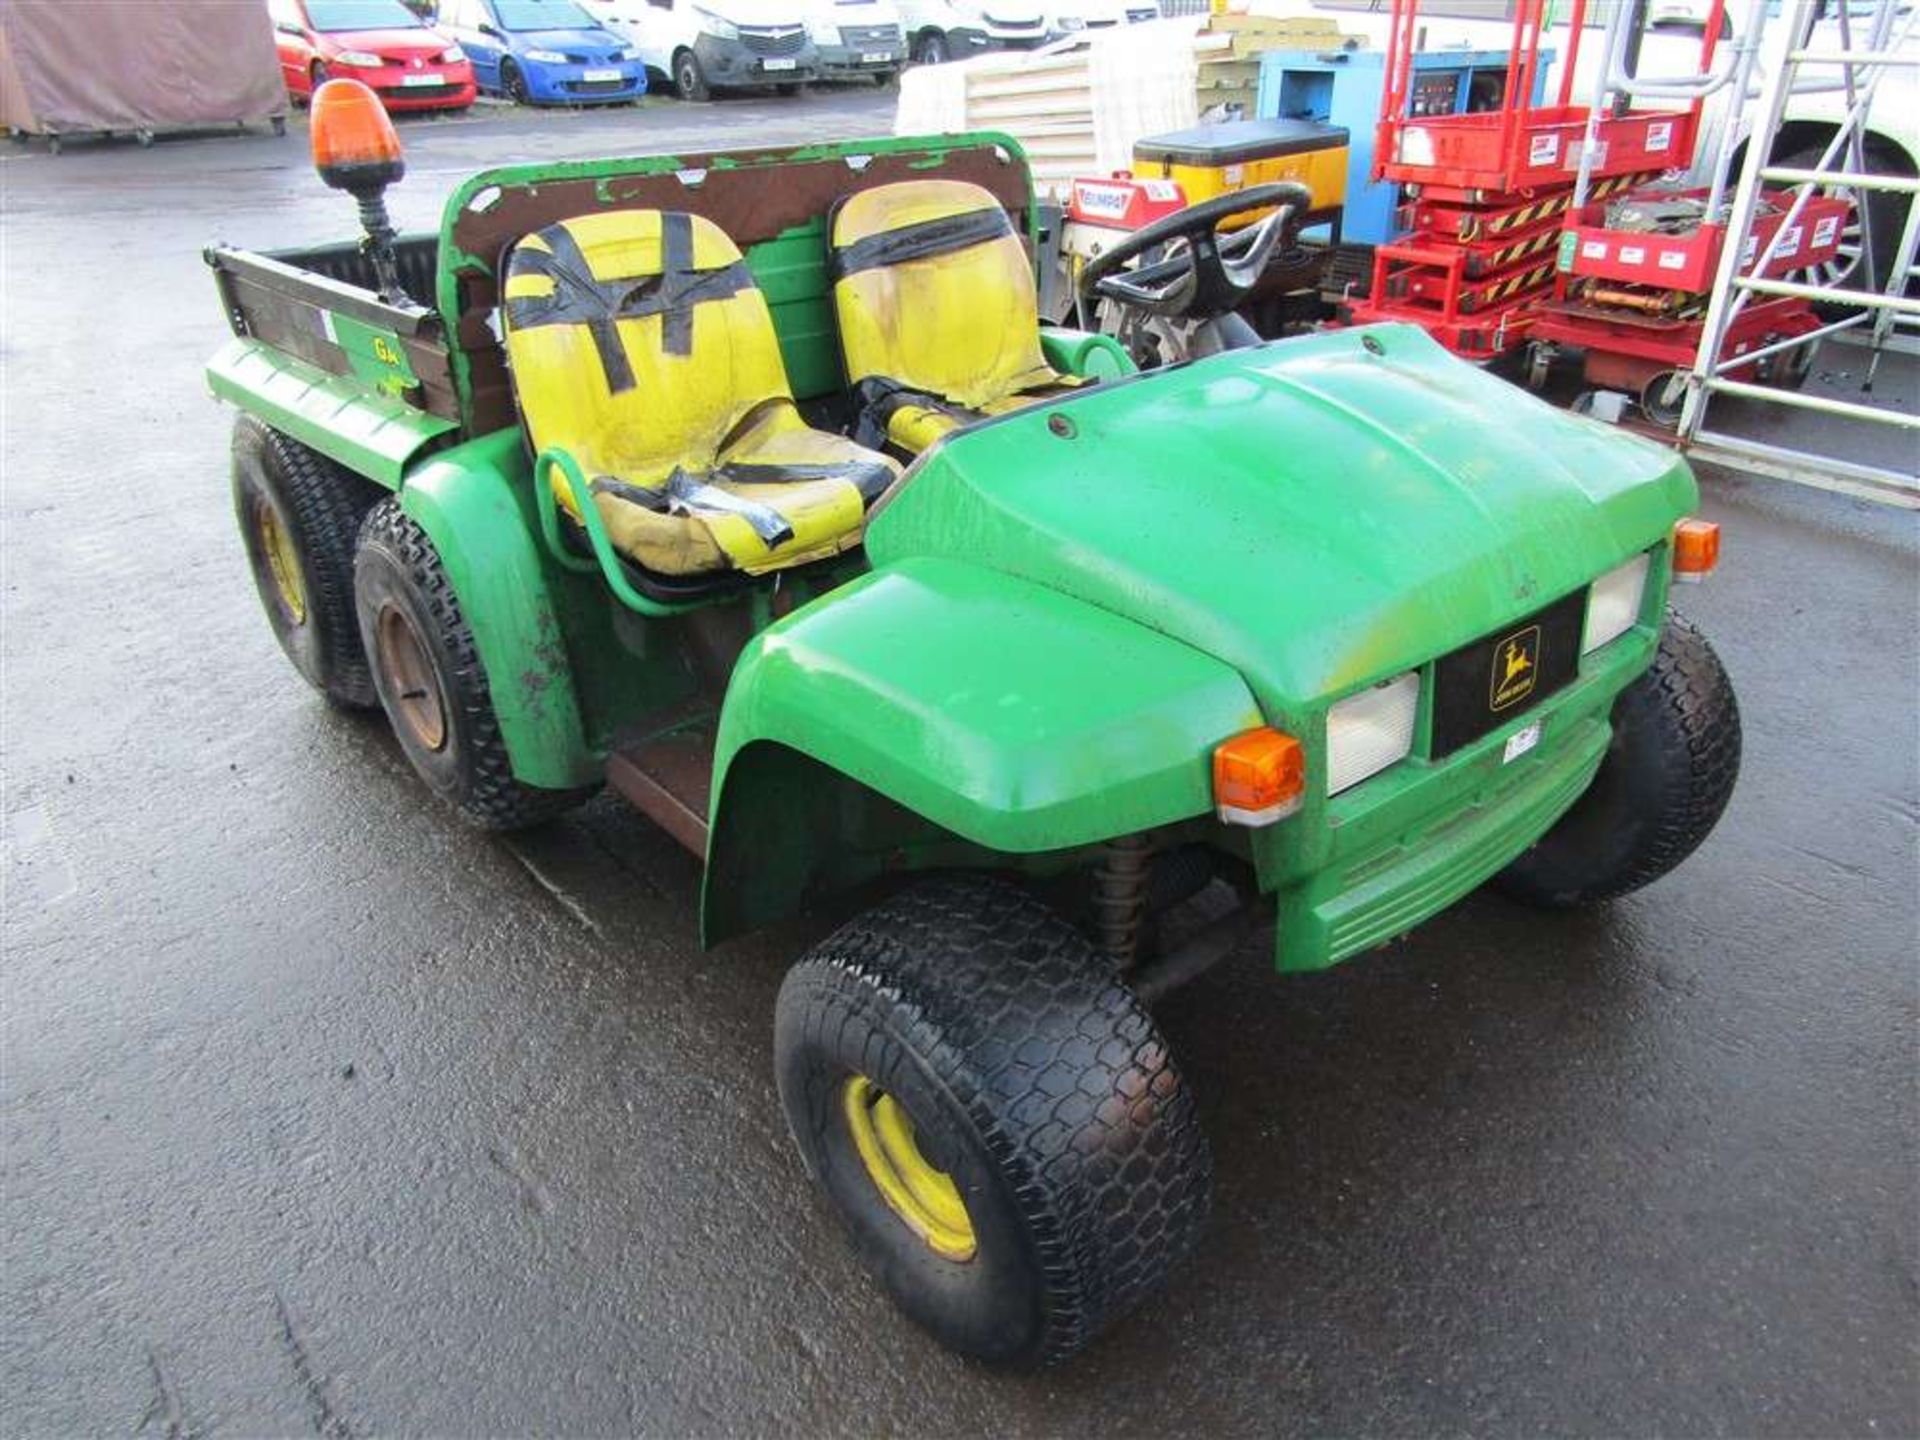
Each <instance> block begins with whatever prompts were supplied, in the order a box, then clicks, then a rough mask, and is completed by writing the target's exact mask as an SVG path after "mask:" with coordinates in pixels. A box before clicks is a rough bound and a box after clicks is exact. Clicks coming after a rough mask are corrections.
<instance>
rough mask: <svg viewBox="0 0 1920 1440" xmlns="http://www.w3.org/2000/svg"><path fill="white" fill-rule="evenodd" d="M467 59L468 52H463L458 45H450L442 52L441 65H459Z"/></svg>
mask: <svg viewBox="0 0 1920 1440" xmlns="http://www.w3.org/2000/svg"><path fill="white" fill-rule="evenodd" d="M466 58H467V52H466V51H464V50H462V49H461V48H460V47H459V46H458V45H449V46H448V47H447V48H446V49H445V50H442V51H441V52H440V63H441V64H442V65H458V64H459V63H460V62H461V61H462V60H464V59H466Z"/></svg>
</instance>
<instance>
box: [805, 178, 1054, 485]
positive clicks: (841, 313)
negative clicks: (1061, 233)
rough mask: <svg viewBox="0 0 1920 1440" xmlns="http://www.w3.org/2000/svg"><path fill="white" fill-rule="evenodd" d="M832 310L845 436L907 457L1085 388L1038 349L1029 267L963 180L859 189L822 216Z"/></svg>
mask: <svg viewBox="0 0 1920 1440" xmlns="http://www.w3.org/2000/svg"><path fill="white" fill-rule="evenodd" d="M831 243H832V252H831V254H830V256H829V259H828V264H829V267H830V272H831V274H832V276H833V302H834V309H835V312H836V313H837V315H838V317H839V322H840V346H841V351H842V354H843V355H844V356H845V359H846V368H847V378H848V379H849V380H850V381H851V382H852V383H853V388H854V396H855V398H856V400H857V401H858V403H859V406H860V426H859V428H858V429H857V430H856V431H855V432H854V433H855V435H856V436H857V437H858V438H859V439H860V440H861V441H862V442H863V443H865V444H868V445H874V446H878V445H880V444H882V443H886V442H891V443H892V444H893V445H896V446H898V447H899V448H900V449H901V450H904V451H906V452H907V453H909V454H918V453H919V452H920V451H922V450H924V449H926V448H927V447H928V446H929V445H931V444H933V443H934V442H935V441H936V440H939V439H940V438H941V437H943V436H945V435H947V434H949V433H950V432H952V431H953V430H956V429H958V428H959V427H960V426H962V425H967V424H971V423H973V422H974V421H977V420H982V419H985V418H986V417H988V416H990V415H1002V414H1005V413H1006V412H1007V411H1009V410H1017V409H1019V408H1020V407H1021V406H1023V405H1031V404H1033V403H1034V402H1035V401H1037V400H1044V399H1047V398H1049V397H1050V396H1053V395H1057V394H1059V393H1061V392H1062V391H1064V390H1069V389H1072V388H1073V387H1075V386H1077V385H1079V384H1081V383H1082V382H1081V381H1080V380H1079V379H1078V378H1076V377H1074V376H1070V375H1062V374H1060V373H1058V372H1057V371H1055V370H1054V369H1053V368H1052V367H1050V366H1049V365H1048V364H1047V362H1046V360H1045V358H1044V357H1043V356H1042V355H1041V353H1040V315H1039V305H1038V302H1037V300H1036V299H1035V295H1034V284H1033V263H1032V262H1031V261H1030V260H1029V259H1028V258H1027V252H1026V250H1025V249H1024V248H1022V246H1021V244H1020V240H1019V237H1018V236H1017V235H1015V234H1014V230H1013V222H1012V221H1011V220H1010V219H1008V217H1007V212H1006V211H1005V210H1003V209H1001V208H1000V202H999V201H997V200H995V199H994V198H993V196H992V195H991V194H989V193H988V192H987V191H985V190H983V189H981V188H980V187H979V186H978V185H970V184H967V183H966V182H965V181H960V180H903V181H899V182H896V183H894V184H891V185H877V186H875V187H874V188H873V189H871V190H862V191H860V192H859V193H858V194H855V195H851V196H849V197H848V198H847V199H846V200H845V201H843V202H842V203H841V205H840V207H839V209H838V210H837V211H836V212H835V214H834V217H833V230H832V235H831Z"/></svg>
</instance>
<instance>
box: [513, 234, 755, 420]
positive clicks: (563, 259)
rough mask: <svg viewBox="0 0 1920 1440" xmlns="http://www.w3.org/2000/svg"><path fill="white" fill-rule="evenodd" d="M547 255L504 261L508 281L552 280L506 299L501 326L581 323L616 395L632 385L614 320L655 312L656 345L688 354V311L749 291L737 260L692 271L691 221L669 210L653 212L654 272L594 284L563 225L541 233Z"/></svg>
mask: <svg viewBox="0 0 1920 1440" xmlns="http://www.w3.org/2000/svg"><path fill="white" fill-rule="evenodd" d="M540 238H541V239H542V240H544V241H545V242H546V243H547V247H548V250H549V251H551V253H550V254H549V253H544V252H542V251H539V250H534V249H531V248H529V247H528V246H525V245H521V246H517V247H516V248H515V249H514V252H513V258H512V259H511V260H509V261H508V262H507V278H508V279H509V280H511V279H513V278H514V277H516V276H521V275H540V276H544V277H546V278H547V279H549V280H551V281H553V293H552V294H551V295H526V296H520V297H518V298H510V299H508V301H507V323H508V324H509V325H511V326H513V328H514V329H516V330H529V329H532V328H534V327H535V326H539V325H585V326H586V327H587V328H588V329H589V330H590V331H591V332H592V334H593V345H594V349H595V350H596V351H597V352H598V353H599V356H600V368H601V369H602V370H603V371H605V373H606V377H607V389H608V390H609V391H610V392H611V393H613V394H615V395H618V394H620V393H621V392H622V391H626V390H631V389H633V386H634V377H633V366H632V364H631V363H630V362H629V361H628V359H627V352H626V348H625V347H624V346H623V345H622V344H621V343H620V328H619V322H620V321H622V320H638V319H641V318H642V317H644V316H647V315H658V316H660V317H661V322H660V346H661V348H662V349H663V350H665V351H666V353H667V354H669V355H687V354H691V353H692V351H693V311H694V307H695V306H697V305H702V304H705V303H706V302H707V301H709V300H725V299H728V298H730V297H732V296H734V295H737V294H739V293H740V292H741V291H742V290H748V289H751V288H753V285H754V279H753V276H752V274H751V273H749V271H748V270H747V267H746V264H745V262H743V261H739V260H736V261H734V262H733V263H732V264H731V265H723V266H721V267H720V268H719V269H716V270H696V269H694V268H693V218H692V217H691V216H689V215H685V214H683V213H681V212H679V211H676V210H667V211H662V212H661V215H660V250H661V255H660V263H661V270H660V273H659V274H657V275H641V276H631V275H629V276H623V277H622V278H620V279H618V280H596V279H595V278H594V276H593V268H592V266H590V265H588V264H587V258H586V256H585V255H583V254H582V253H581V251H580V246H579V243H578V242H577V241H575V240H574V238H573V235H572V233H571V232H570V231H568V229H567V228H566V226H565V225H564V224H560V225H550V226H548V227H547V228H546V229H545V230H542V231H541V232H540Z"/></svg>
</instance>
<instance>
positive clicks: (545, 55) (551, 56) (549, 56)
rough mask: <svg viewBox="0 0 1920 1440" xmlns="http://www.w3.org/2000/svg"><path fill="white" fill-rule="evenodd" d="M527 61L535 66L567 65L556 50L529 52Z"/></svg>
mask: <svg viewBox="0 0 1920 1440" xmlns="http://www.w3.org/2000/svg"><path fill="white" fill-rule="evenodd" d="M527 59H529V60H531V61H533V63H534V64H536V65H564V64H566V63H567V57H566V56H565V55H563V54H561V53H560V52H559V51H558V50H529V51H527Z"/></svg>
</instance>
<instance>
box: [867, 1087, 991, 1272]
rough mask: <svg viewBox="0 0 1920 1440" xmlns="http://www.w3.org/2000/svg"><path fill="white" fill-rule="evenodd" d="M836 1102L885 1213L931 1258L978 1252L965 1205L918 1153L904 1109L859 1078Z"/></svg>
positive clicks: (961, 1257) (949, 1179) (965, 1256)
mask: <svg viewBox="0 0 1920 1440" xmlns="http://www.w3.org/2000/svg"><path fill="white" fill-rule="evenodd" d="M841 1098H842V1103H843V1105H844V1106H845V1109H846V1112H847V1129H848V1131H849V1132H850V1133H851V1134H852V1136H853V1145H854V1149H855V1150H857V1151H858V1152H859V1154H860V1163H861V1164H862V1165H864V1166H865V1167H866V1170H867V1178H868V1179H869V1180H871V1181H873V1185H874V1188H875V1189H876V1190H878V1191H879V1192H880V1194H881V1196H882V1197H883V1198H884V1199H885V1200H886V1202H887V1205H888V1207H889V1208H891V1209H892V1211H893V1213H894V1214H896V1215H898V1216H899V1217H900V1219H901V1220H902V1221H903V1222H904V1223H905V1224H906V1226H907V1228H908V1229H909V1230H911V1231H913V1232H914V1234H916V1235H918V1236H919V1237H920V1238H921V1239H922V1240H924V1241H926V1242H927V1248H928V1249H929V1250H931V1251H933V1253H934V1254H936V1255H939V1256H942V1257H944V1258H946V1259H948V1260H971V1259H972V1258H973V1254H974V1251H975V1250H976V1249H977V1248H978V1247H977V1245H976V1244H975V1242H974V1238H973V1221H971V1220H969V1219H968V1218H967V1207H966V1202H964V1201H963V1200H961V1198H960V1192H959V1190H957V1189H956V1188H954V1183H953V1180H952V1177H950V1176H949V1175H947V1174H946V1172H945V1171H942V1170H936V1169H935V1168H934V1167H933V1165H932V1163H931V1162H929V1161H928V1159H927V1157H926V1156H925V1155H923V1154H922V1153H921V1151H920V1143H919V1141H917V1140H916V1139H914V1135H913V1120H912V1119H911V1118H910V1117H909V1116H908V1114H907V1112H906V1110H905V1108H904V1107H903V1106H902V1105H901V1104H900V1102H899V1101H897V1100H895V1099H894V1098H893V1097H892V1096H891V1095H889V1094H887V1093H886V1091H884V1090H882V1089H881V1088H880V1087H879V1086H878V1085H875V1084H874V1083H873V1082H872V1081H871V1080H869V1079H867V1077H866V1076H864V1075H855V1076H852V1077H850V1078H849V1079H848V1081H847V1084H846V1088H845V1090H844V1092H843V1093H842V1097H841Z"/></svg>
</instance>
